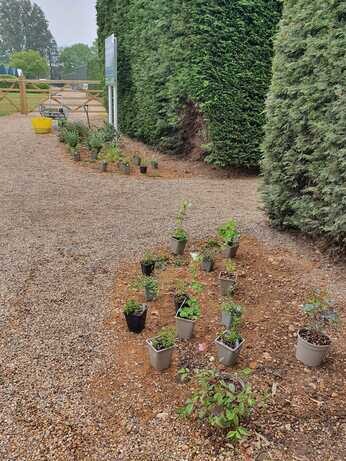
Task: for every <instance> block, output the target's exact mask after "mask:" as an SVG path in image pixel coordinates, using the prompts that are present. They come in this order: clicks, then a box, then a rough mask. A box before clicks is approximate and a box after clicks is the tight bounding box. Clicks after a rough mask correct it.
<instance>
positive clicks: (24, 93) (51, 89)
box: [0, 78, 106, 116]
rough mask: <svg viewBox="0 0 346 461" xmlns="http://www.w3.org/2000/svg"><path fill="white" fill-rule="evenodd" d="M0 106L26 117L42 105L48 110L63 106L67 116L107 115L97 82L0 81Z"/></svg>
mask: <svg viewBox="0 0 346 461" xmlns="http://www.w3.org/2000/svg"><path fill="white" fill-rule="evenodd" d="M0 83H4V84H5V85H4V84H3V85H1V86H2V87H0V112H1V103H6V104H7V105H9V106H10V107H11V108H12V112H20V113H21V114H28V113H29V112H33V111H37V110H38V107H39V105H40V104H41V103H44V104H46V105H49V106H51V107H61V106H62V107H64V108H65V109H66V110H67V112H68V113H82V112H84V111H85V110H86V109H87V110H88V112H89V113H90V114H95V115H99V116H103V115H105V114H106V111H105V108H104V102H103V89H102V87H101V82H100V81H98V80H30V79H25V78H18V79H17V78H15V79H3V78H1V79H0Z"/></svg>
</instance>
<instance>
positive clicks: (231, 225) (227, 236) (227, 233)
mask: <svg viewBox="0 0 346 461" xmlns="http://www.w3.org/2000/svg"><path fill="white" fill-rule="evenodd" d="M217 233H218V235H219V237H220V238H221V239H222V240H223V242H224V244H225V245H229V246H232V245H234V244H235V243H237V241H238V240H239V237H240V232H239V231H238V229H237V222H236V220H235V219H231V220H230V221H228V222H227V223H225V224H223V225H222V226H220V227H219V228H218V230H217Z"/></svg>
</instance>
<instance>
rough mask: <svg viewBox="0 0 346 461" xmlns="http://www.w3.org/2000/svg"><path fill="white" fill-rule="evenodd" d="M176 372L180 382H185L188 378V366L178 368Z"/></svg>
mask: <svg viewBox="0 0 346 461" xmlns="http://www.w3.org/2000/svg"><path fill="white" fill-rule="evenodd" d="M177 374H178V377H179V380H180V382H181V383H186V382H187V381H188V380H189V379H190V370H189V369H188V368H179V370H178V372H177Z"/></svg>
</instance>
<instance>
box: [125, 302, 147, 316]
mask: <svg viewBox="0 0 346 461" xmlns="http://www.w3.org/2000/svg"><path fill="white" fill-rule="evenodd" d="M142 309H143V305H142V304H141V303H139V302H138V301H135V300H133V299H129V300H128V301H127V303H126V304H125V307H124V314H126V315H135V314H139V313H140V312H141V311H142Z"/></svg>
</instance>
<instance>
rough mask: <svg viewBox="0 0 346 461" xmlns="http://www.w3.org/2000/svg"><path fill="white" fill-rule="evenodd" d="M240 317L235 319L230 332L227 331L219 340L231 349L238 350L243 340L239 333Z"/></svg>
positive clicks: (219, 336) (220, 335) (221, 334)
mask: <svg viewBox="0 0 346 461" xmlns="http://www.w3.org/2000/svg"><path fill="white" fill-rule="evenodd" d="M239 323H240V317H235V318H234V319H233V323H232V327H231V329H230V330H225V331H223V332H222V333H220V334H219V335H218V340H219V341H221V342H223V343H224V344H226V346H228V347H230V348H231V349H235V348H237V347H238V346H239V345H240V343H241V342H242V340H243V338H242V336H241V334H240V332H239Z"/></svg>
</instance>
